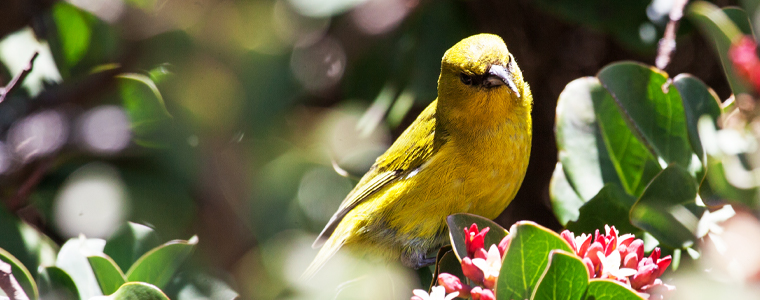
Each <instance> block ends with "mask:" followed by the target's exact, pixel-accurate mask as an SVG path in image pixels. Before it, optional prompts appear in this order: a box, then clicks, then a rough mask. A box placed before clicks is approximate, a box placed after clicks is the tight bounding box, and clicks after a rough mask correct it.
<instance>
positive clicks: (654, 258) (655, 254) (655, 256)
mask: <svg viewBox="0 0 760 300" xmlns="http://www.w3.org/2000/svg"><path fill="white" fill-rule="evenodd" d="M649 258H651V259H652V261H657V260H658V259H660V247H654V250H652V253H651V254H649Z"/></svg>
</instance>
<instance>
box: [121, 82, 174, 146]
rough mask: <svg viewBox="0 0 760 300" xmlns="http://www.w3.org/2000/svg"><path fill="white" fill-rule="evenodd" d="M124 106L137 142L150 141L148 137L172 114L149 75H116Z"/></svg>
mask: <svg viewBox="0 0 760 300" xmlns="http://www.w3.org/2000/svg"><path fill="white" fill-rule="evenodd" d="M117 77H118V78H119V91H120V93H121V98H122V101H123V105H124V108H125V109H126V111H127V115H128V116H129V120H130V122H131V123H132V132H134V134H135V138H136V139H137V140H138V142H140V141H143V142H145V143H150V139H149V137H150V136H151V135H152V134H154V133H155V132H156V131H157V130H158V126H159V125H160V124H161V123H162V122H165V121H167V120H169V119H171V118H172V115H171V114H169V111H168V110H166V104H165V103H164V98H163V96H161V92H160V91H159V90H158V87H157V86H156V84H155V83H154V82H153V80H151V79H150V77H148V76H145V75H142V74H136V73H127V74H121V75H119V76H117Z"/></svg>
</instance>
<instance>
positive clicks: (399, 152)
mask: <svg viewBox="0 0 760 300" xmlns="http://www.w3.org/2000/svg"><path fill="white" fill-rule="evenodd" d="M437 102H438V101H437V100H436V101H433V102H432V103H430V105H429V106H428V107H427V108H425V110H424V111H422V113H420V115H419V116H418V117H417V119H416V120H414V122H413V123H412V124H411V125H409V127H408V128H407V129H406V130H405V131H404V133H402V134H401V136H399V137H398V139H397V140H396V142H394V143H393V145H391V147H390V148H388V150H387V151H385V153H384V154H383V155H381V156H380V157H378V158H377V160H376V161H375V164H374V165H372V168H370V170H369V172H367V173H366V174H364V176H363V177H362V179H361V180H360V181H359V183H358V184H357V185H356V187H354V189H353V190H352V191H351V192H350V193H349V194H348V196H346V199H344V200H343V202H342V203H341V204H340V207H339V208H338V211H337V212H335V214H334V215H333V216H332V218H330V221H329V222H327V225H326V226H325V229H323V230H322V233H320V234H319V237H318V238H317V240H316V241H315V242H314V244H313V245H312V247H314V248H316V247H319V246H321V245H322V243H323V242H324V240H326V239H327V238H328V237H330V235H331V234H332V233H333V231H335V228H336V227H337V226H338V224H339V223H340V221H341V220H343V217H345V216H346V214H347V213H348V212H349V211H351V209H353V208H354V207H356V206H357V205H359V204H360V203H362V202H363V201H364V200H366V199H367V198H368V197H369V196H371V195H372V194H374V193H375V192H377V191H379V190H381V189H382V188H383V187H385V186H387V185H388V184H390V183H391V182H393V181H395V180H397V179H399V178H402V177H404V176H406V175H407V174H409V173H410V172H412V171H414V170H415V169H417V168H419V167H420V166H421V165H422V164H424V163H425V162H426V161H428V160H429V159H430V157H432V156H433V155H434V154H435V153H436V152H437V150H438V149H439V148H440V146H441V145H443V144H444V143H445V142H446V139H445V135H446V134H445V133H444V132H442V130H441V128H440V127H438V128H437V126H436V118H435V113H436V106H437ZM436 130H437V132H436Z"/></svg>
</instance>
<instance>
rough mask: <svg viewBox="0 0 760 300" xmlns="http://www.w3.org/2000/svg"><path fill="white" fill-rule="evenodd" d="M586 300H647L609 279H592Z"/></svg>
mask: <svg viewBox="0 0 760 300" xmlns="http://www.w3.org/2000/svg"><path fill="white" fill-rule="evenodd" d="M584 299H586V300H645V298H642V297H641V296H640V295H639V294H638V293H636V292H634V291H633V290H631V289H629V288H627V287H625V286H623V284H621V283H619V282H616V281H612V280H609V279H592V280H590V282H589V284H588V290H587V291H586V297H585V298H584Z"/></svg>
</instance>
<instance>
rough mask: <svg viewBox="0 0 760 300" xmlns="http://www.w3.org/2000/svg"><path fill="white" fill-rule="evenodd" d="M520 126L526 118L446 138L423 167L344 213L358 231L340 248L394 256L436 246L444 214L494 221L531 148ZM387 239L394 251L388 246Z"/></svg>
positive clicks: (441, 234)
mask: <svg viewBox="0 0 760 300" xmlns="http://www.w3.org/2000/svg"><path fill="white" fill-rule="evenodd" d="M525 126H530V116H527V120H526V119H524V118H523V120H518V119H514V120H505V121H504V122H503V123H502V124H501V125H499V126H496V127H495V128H491V130H490V132H489V131H484V133H483V134H484V135H486V136H482V137H480V138H478V139H475V140H469V139H468V140H457V139H456V138H452V139H451V140H449V141H448V142H447V143H446V144H445V145H444V146H442V147H441V149H440V150H439V151H438V152H437V153H436V154H435V155H434V156H433V157H432V158H431V159H430V160H429V161H427V162H426V163H425V164H423V165H422V166H420V167H419V168H418V169H416V170H413V171H412V172H410V173H409V174H408V175H406V176H404V177H402V178H400V179H398V180H396V181H395V182H393V183H391V184H389V185H388V186H387V187H385V188H384V189H383V190H381V191H378V192H377V193H376V194H375V195H373V196H372V197H371V198H370V199H367V201H366V202H364V203H362V204H360V205H359V206H357V207H356V208H354V209H353V210H352V211H351V212H349V213H348V215H347V216H346V220H344V222H342V223H345V224H356V225H359V226H356V227H354V228H352V229H349V230H351V231H353V232H352V233H351V234H349V236H351V238H350V239H349V240H347V241H346V244H347V245H349V244H353V243H360V244H363V245H366V244H367V243H378V244H379V243H386V244H385V245H383V247H369V248H367V249H369V250H372V251H374V252H376V253H375V254H380V255H381V256H388V257H398V256H399V254H400V253H399V252H402V251H404V248H405V247H420V248H434V247H437V246H440V243H441V242H442V240H441V238H444V239H445V237H447V235H445V230H446V223H445V220H446V216H448V215H451V214H454V213H463V212H466V213H472V214H476V215H481V216H484V217H486V218H490V219H493V218H495V217H497V216H498V215H499V214H500V213H501V212H502V210H503V209H504V208H505V207H506V206H507V205H508V204H509V202H510V201H511V200H512V199H513V198H514V196H515V194H516V193H517V190H518V189H519V187H520V184H521V183H522V179H523V177H524V175H525V171H526V168H527V164H528V157H529V155H530V144H531V134H530V130H529V128H528V130H526V128H523V127H525ZM346 229H348V228H346ZM339 230H340V229H339ZM389 240H395V241H396V242H397V243H396V244H398V245H399V246H398V247H395V248H394V247H388V246H390V245H389V244H391V243H388V241H389ZM380 249H383V250H382V251H380V252H379V253H378V251H379V250H380ZM365 252H366V251H365Z"/></svg>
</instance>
